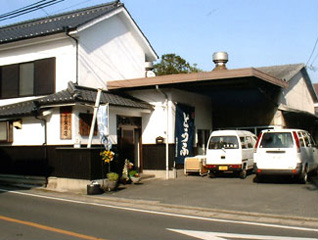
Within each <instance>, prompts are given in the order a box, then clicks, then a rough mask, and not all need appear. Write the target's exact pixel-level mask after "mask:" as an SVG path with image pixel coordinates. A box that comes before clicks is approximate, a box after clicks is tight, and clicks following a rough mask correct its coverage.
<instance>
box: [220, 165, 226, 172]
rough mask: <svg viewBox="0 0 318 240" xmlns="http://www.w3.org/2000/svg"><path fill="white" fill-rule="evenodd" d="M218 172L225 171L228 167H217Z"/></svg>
mask: <svg viewBox="0 0 318 240" xmlns="http://www.w3.org/2000/svg"><path fill="white" fill-rule="evenodd" d="M219 170H220V171H227V170H228V167H227V166H219Z"/></svg>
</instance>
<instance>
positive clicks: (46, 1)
mask: <svg viewBox="0 0 318 240" xmlns="http://www.w3.org/2000/svg"><path fill="white" fill-rule="evenodd" d="M63 1H64V0H40V1H38V2H36V3H33V4H30V5H27V6H25V7H22V8H19V9H16V10H14V11H11V12H7V13H4V14H1V15H0V22H2V21H5V20H8V19H12V18H16V17H19V16H22V15H25V14H28V13H31V12H34V11H37V10H39V9H43V8H45V7H49V6H52V5H55V4H57V3H60V2H63Z"/></svg>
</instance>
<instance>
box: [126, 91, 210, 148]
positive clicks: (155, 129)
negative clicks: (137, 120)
mask: <svg viewBox="0 0 318 240" xmlns="http://www.w3.org/2000/svg"><path fill="white" fill-rule="evenodd" d="M163 91H164V92H166V94H167V95H168V98H169V102H168V121H167V112H166V102H165V96H164V95H163V94H162V93H160V92H158V91H157V90H155V89H154V90H141V91H133V92H130V94H131V95H133V96H134V97H136V98H139V99H142V100H144V101H147V102H149V103H150V104H152V105H154V111H153V112H151V114H149V115H145V116H144V117H143V119H142V125H143V127H142V132H143V135H142V141H143V143H144V144H154V143H156V138H157V137H158V136H162V137H164V138H166V130H167V125H168V142H169V143H174V141H175V111H176V105H175V103H176V102H179V103H183V104H187V105H190V106H193V107H195V128H196V130H197V129H212V109H211V100H210V98H208V97H205V96H203V95H200V94H195V93H189V92H185V91H181V90H176V89H172V90H171V89H163Z"/></svg>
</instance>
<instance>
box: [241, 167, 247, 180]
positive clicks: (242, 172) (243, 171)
mask: <svg viewBox="0 0 318 240" xmlns="http://www.w3.org/2000/svg"><path fill="white" fill-rule="evenodd" d="M246 176H247V172H246V169H242V170H241V171H240V178H241V179H245V178H246Z"/></svg>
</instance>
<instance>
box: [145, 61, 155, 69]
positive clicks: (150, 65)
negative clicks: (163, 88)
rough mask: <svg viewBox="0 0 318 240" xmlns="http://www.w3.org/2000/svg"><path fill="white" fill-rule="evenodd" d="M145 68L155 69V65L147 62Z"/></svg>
mask: <svg viewBox="0 0 318 240" xmlns="http://www.w3.org/2000/svg"><path fill="white" fill-rule="evenodd" d="M145 68H146V69H153V63H152V62H145Z"/></svg>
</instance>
